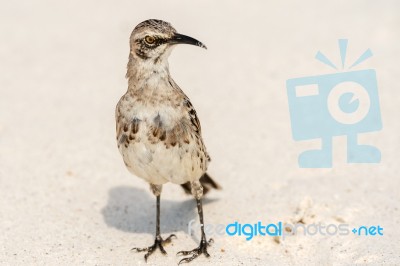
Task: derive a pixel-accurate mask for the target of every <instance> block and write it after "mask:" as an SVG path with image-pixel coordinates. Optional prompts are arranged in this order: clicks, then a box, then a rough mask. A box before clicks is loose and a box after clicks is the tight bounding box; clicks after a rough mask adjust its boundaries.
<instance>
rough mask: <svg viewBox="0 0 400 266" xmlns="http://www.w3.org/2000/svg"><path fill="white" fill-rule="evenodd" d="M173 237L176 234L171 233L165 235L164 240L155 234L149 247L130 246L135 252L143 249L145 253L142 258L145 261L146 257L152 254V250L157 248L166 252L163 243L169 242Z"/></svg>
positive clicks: (163, 252)
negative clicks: (167, 235)
mask: <svg viewBox="0 0 400 266" xmlns="http://www.w3.org/2000/svg"><path fill="white" fill-rule="evenodd" d="M173 237H175V238H176V235H174V234H172V235H170V236H169V237H167V238H166V239H165V240H163V239H162V238H161V236H160V235H158V236H156V239H155V240H154V244H153V245H152V246H150V247H147V248H132V249H131V250H132V251H136V252H143V251H147V253H146V254H145V255H144V260H145V261H146V262H147V258H148V257H149V256H150V255H151V254H153V252H154V250H156V249H157V248H159V249H160V251H161V253H162V254H164V255H166V254H167V252H166V251H165V249H164V247H163V244H168V243H171V241H172V238H173Z"/></svg>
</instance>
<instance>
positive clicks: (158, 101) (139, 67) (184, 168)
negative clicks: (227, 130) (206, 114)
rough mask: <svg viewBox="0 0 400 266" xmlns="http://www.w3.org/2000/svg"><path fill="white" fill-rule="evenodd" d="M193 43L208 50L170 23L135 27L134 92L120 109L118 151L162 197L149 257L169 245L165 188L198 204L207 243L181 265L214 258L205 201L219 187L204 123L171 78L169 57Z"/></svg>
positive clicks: (130, 81) (129, 92) (131, 56)
mask: <svg viewBox="0 0 400 266" xmlns="http://www.w3.org/2000/svg"><path fill="white" fill-rule="evenodd" d="M181 43H184V44H192V45H196V46H199V47H202V48H205V49H206V46H205V45H204V44H202V43H201V42H199V41H198V40H196V39H193V38H191V37H189V36H185V35H182V34H179V33H177V32H176V30H175V29H174V28H173V27H172V26H171V25H170V24H169V23H167V22H165V21H161V20H155V19H150V20H146V21H144V22H142V23H140V24H139V25H137V26H136V27H135V29H134V30H133V31H132V34H131V37H130V54H129V62H128V66H127V73H126V77H127V79H128V90H127V92H126V93H125V94H124V95H123V96H122V97H121V99H120V101H119V102H118V104H117V107H116V113H115V115H116V125H117V126H116V129H117V141H118V148H119V151H120V153H121V155H122V157H123V160H124V162H125V165H126V167H127V168H128V170H129V171H130V172H131V173H132V174H134V175H136V176H138V177H140V178H143V179H144V180H146V181H147V182H148V183H150V189H151V191H152V192H153V194H154V195H155V196H156V198H157V216H156V237H155V241H154V244H153V245H152V246H150V247H147V248H133V249H132V250H135V251H138V252H142V251H147V252H146V254H145V256H144V258H145V260H146V261H147V258H148V257H149V256H150V255H151V254H152V253H153V252H154V250H156V249H157V248H159V249H160V250H161V252H162V253H163V254H166V251H165V250H164V248H163V244H164V243H168V242H170V241H171V238H172V237H175V235H170V236H169V237H168V238H166V239H165V240H163V239H162V238H161V235H160V194H161V190H162V185H163V184H165V183H167V182H171V183H174V184H179V185H181V186H182V187H183V188H184V190H185V191H186V192H187V193H191V194H192V195H193V196H194V197H195V199H196V201H197V209H198V213H199V218H200V228H201V241H200V245H199V247H198V248H195V249H193V250H191V251H180V252H178V255H184V256H186V255H190V256H189V257H186V258H183V259H182V260H180V262H179V263H182V262H190V261H192V260H193V259H195V258H197V257H198V256H199V255H200V254H204V255H205V256H206V257H209V254H208V252H207V246H208V245H209V244H210V241H211V240H210V241H207V239H206V235H205V234H204V220H203V207H202V203H201V198H202V196H203V194H205V193H206V192H207V191H208V190H209V189H211V188H216V189H218V188H219V185H218V184H217V183H215V182H214V181H213V180H212V179H211V177H210V176H209V175H208V174H207V173H206V170H207V166H208V163H209V162H210V156H209V155H208V153H207V151H206V147H205V146H204V143H203V139H202V137H201V128H200V121H199V119H198V118H197V114H196V111H195V110H194V108H193V106H192V104H191V103H190V100H189V98H188V97H187V96H186V95H185V93H184V92H183V91H182V90H181V89H180V88H179V86H178V85H177V84H176V83H175V81H174V80H173V79H172V78H171V76H170V73H169V67H168V56H169V55H170V53H171V51H172V48H173V47H175V45H176V44H181Z"/></svg>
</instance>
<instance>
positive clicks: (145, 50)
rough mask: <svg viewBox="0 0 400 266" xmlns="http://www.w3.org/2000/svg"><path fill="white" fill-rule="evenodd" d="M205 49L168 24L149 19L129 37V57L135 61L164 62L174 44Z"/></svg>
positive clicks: (138, 26) (196, 41) (202, 45)
mask: <svg viewBox="0 0 400 266" xmlns="http://www.w3.org/2000/svg"><path fill="white" fill-rule="evenodd" d="M181 43H182V44H191V45H196V46H199V47H202V48H205V49H207V48H206V46H205V45H204V44H202V43H201V42H200V41H198V40H196V39H194V38H192V37H189V36H186V35H183V34H179V33H177V32H176V30H175V29H174V28H173V27H172V26H171V24H169V23H168V22H165V21H162V20H156V19H149V20H146V21H143V22H141V23H140V24H138V25H137V26H136V27H135V29H134V30H133V31H132V34H131V37H130V49H131V57H133V58H134V59H135V61H142V62H143V63H146V64H148V63H150V64H157V63H162V62H163V61H165V60H166V59H167V58H168V56H169V54H170V53H171V50H172V47H174V46H175V45H176V44H181Z"/></svg>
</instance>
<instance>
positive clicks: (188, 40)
mask: <svg viewBox="0 0 400 266" xmlns="http://www.w3.org/2000/svg"><path fill="white" fill-rule="evenodd" d="M168 43H170V44H180V43H184V44H191V45H196V46H199V47H201V48H204V49H207V47H206V46H205V45H204V44H203V43H202V42H200V41H198V40H196V39H194V38H192V37H189V36H186V35H183V34H179V33H175V34H174V36H172V38H171V39H169V41H168Z"/></svg>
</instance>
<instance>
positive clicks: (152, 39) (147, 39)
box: [144, 36, 156, 44]
mask: <svg viewBox="0 0 400 266" xmlns="http://www.w3.org/2000/svg"><path fill="white" fill-rule="evenodd" d="M144 40H145V41H146V42H147V43H148V44H153V43H154V42H155V41H156V38H154V37H153V36H146V37H145V38H144Z"/></svg>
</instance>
